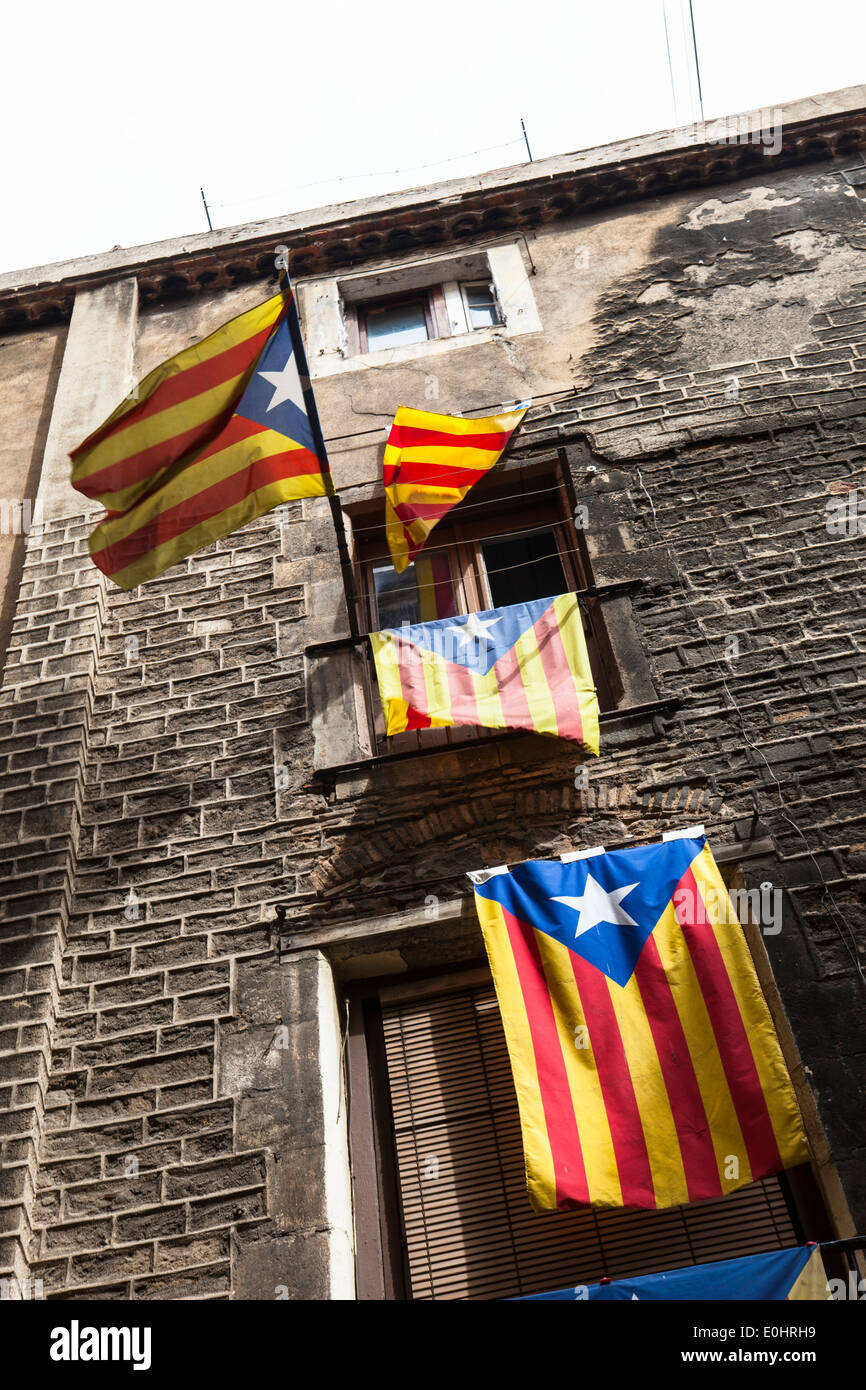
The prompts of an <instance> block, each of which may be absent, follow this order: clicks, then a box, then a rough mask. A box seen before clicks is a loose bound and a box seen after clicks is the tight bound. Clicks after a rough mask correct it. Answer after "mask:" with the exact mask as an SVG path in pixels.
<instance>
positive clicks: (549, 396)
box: [325, 340, 580, 444]
mask: <svg viewBox="0 0 866 1390" xmlns="http://www.w3.org/2000/svg"><path fill="white" fill-rule="evenodd" d="M437 341H438V340H437ZM579 394H580V392H579V391H578V388H577V387H576V386H569V387H562V388H561V389H560V390H559V391H544V392H542V394H541V395H540V396H533V397H532V399H531V402H530V405H529V407H528V409H530V410H531V409H532V407H533V406H535V405H538V404H539V402H541V401H547V402H549V403H551V404H552V403H553V402H554V401H557V400H567V399H568V397H569V396H577V395H579ZM518 404H519V402H518V401H505V402H502V401H495V402H494V403H493V404H492V405H474V406H473V407H472V410H473V411H486V412H487V414H488V415H489V414H491V413H494V414H503V413H504V412H505V411H507V410H513V409H514V408H515V406H516V405H518ZM377 413H379V414H381V415H382V418H383V420H384V419H387V412H386V411H384V410H383V411H381V412H377ZM430 413H431V414H434V415H435V414H438V413H439V412H437V411H432V412H430ZM392 418H393V417H392ZM456 418H457V419H460V420H473V419H475V418H476V416H475V415H474V414H473V415H468V414H465V413H464V414H463V415H460V416H457V417H456ZM477 418H478V419H482V420H483V419H484V415H483V414H482V415H479V416H478V417H477ZM387 428H388V426H386V425H376V426H375V427H374V428H373V429H369V430H353V431H351V432H350V433H349V434H331V435H328V436H326V438H325V443H326V444H339V443H340V442H341V441H342V440H344V439H360V438H361V437H362V436H364V435H369V434H378V435H380V436H381V434H382V432H383V430H385V429H387Z"/></svg>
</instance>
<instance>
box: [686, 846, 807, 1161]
mask: <svg viewBox="0 0 866 1390" xmlns="http://www.w3.org/2000/svg"><path fill="white" fill-rule="evenodd" d="M673 901H674V908H675V910H676V914H677V921H678V922H679V924H680V926H681V927H682V929H683V935H684V936H685V939H686V944H687V945H688V948H689V954H690V955H691V958H692V964H693V965H694V968H695V974H696V975H697V977H698V983H699V984H700V987H701V993H702V994H703V996H704V1003H705V1004H706V1006H707V1012H708V1013H709V1016H710V1022H711V1024H712V1028H713V1033H714V1034H715V1038H716V1046H717V1047H718V1049H719V1056H720V1057H721V1059H722V1066H723V1067H724V1070H725V1079H726V1081H727V1083H728V1086H729V1088H730V1092H731V1098H732V1100H733V1102H734V1109H735V1110H736V1112H737V1119H738V1120H739V1122H740V1128H741V1130H742V1131H743V1140H744V1142H745V1145H746V1152H747V1153H748V1155H749V1166H750V1167H751V1170H752V1177H753V1178H763V1177H766V1176H767V1175H768V1174H769V1173H778V1172H779V1171H780V1170H781V1168H782V1166H783V1165H782V1156H781V1154H780V1153H779V1146H778V1144H777V1143H776V1136H775V1134H774V1132H773V1123H772V1120H771V1119H770V1112H769V1110H768V1109H767V1102H766V1100H765V1098H764V1092H763V1090H762V1088H761V1080H760V1077H759V1076H758V1071H757V1068H756V1066H755V1059H754V1057H753V1056H752V1049H751V1047H750V1046H749V1038H748V1034H747V1032H746V1026H745V1024H744V1022H743V1016H742V1014H741V1013H740V1009H739V1005H738V1004H737V998H736V995H735V994H734V990H733V986H732V985H731V981H730V977H729V976H728V971H727V967H726V965H725V960H724V957H723V955H722V953H721V951H720V950H719V944H718V942H717V941H716V937H715V933H714V932H713V928H712V926H711V924H710V923H709V922H708V921H707V920H706V913H705V911H704V903H703V899H702V897H701V895H700V891H699V889H698V885H697V882H696V880H695V876H694V874H693V873H692V871H691V869H687V870H686V872H685V873H684V874H683V876H682V878H681V879H680V882H679V885H678V888H677V890H676V892H675V893H674V898H673ZM701 918H702V919H703V921H701V920H698V919H701Z"/></svg>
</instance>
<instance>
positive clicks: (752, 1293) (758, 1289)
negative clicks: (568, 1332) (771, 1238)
mask: <svg viewBox="0 0 866 1390" xmlns="http://www.w3.org/2000/svg"><path fill="white" fill-rule="evenodd" d="M829 1297H830V1293H829V1290H828V1285H827V1275H826V1272H825V1270H824V1261H823V1260H822V1259H821V1249H820V1246H818V1245H797V1246H795V1247H794V1248H793V1249H792V1250H771V1251H769V1252H768V1253H766V1254H761V1255H744V1256H743V1257H742V1258H741V1259H738V1260H713V1261H712V1262H711V1263H709V1264H700V1265H687V1266H686V1267H685V1268H681V1269H667V1270H663V1271H662V1272H661V1273H660V1274H644V1275H642V1276H641V1277H640V1278H638V1279H608V1280H606V1281H605V1282H604V1283H598V1284H576V1285H572V1287H571V1288H569V1289H556V1290H555V1292H553V1293H531V1294H524V1295H523V1296H522V1297H521V1298H515V1299H511V1300H509V1302H513V1303H533V1302H539V1301H545V1300H553V1299H555V1300H556V1301H558V1302H562V1303H573V1302H574V1301H575V1300H578V1301H581V1300H582V1301H585V1302H587V1303H604V1302H613V1303H617V1302H619V1303H622V1302H629V1303H633V1302H644V1301H647V1300H648V1301H651V1302H658V1301H671V1300H676V1301H685V1302H691V1301H692V1300H696V1301H698V1302H705V1303H731V1302H749V1303H762V1302H763V1303H771V1302H775V1301H780V1302H782V1301H786V1300H787V1301H790V1302H792V1303H793V1302H803V1301H810V1300H811V1301H815V1300H821V1301H824V1302H826V1300H827V1299H829Z"/></svg>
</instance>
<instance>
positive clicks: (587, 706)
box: [370, 594, 598, 753]
mask: <svg viewBox="0 0 866 1390" xmlns="http://www.w3.org/2000/svg"><path fill="white" fill-rule="evenodd" d="M370 642H371V645H372V648H373V657H374V660H375V663H376V676H377V679H378V682H379V694H380V696H381V698H382V709H383V711H384V714H385V731H386V733H387V734H399V733H402V732H403V731H404V730H406V729H429V728H432V727H437V728H444V727H447V726H449V725H454V724H476V725H483V726H484V728H487V729H528V730H532V731H534V732H535V733H539V734H553V735H555V736H556V737H558V738H566V739H572V740H573V741H574V742H575V743H580V744H582V745H583V747H584V748H585V749H586V750H587V752H590V753H597V752H598V697H597V695H596V692H595V687H594V685H593V681H592V672H591V671H590V666H589V657H588V656H587V651H586V640H585V638H584V635H583V622H582V620H581V616H580V605H579V602H578V598H577V595H576V594H560V595H559V596H558V597H556V598H540V599H533V600H532V601H531V602H528V603H514V604H511V605H510V606H509V607H507V608H489V609H487V610H486V611H485V612H483V613H470V614H469V615H468V617H467V616H463V615H461V616H459V617H455V618H444V619H439V620H437V621H436V622H432V623H404V624H403V626H402V627H400V628H388V629H386V630H385V631H384V632H371V633H370Z"/></svg>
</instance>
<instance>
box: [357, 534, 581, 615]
mask: <svg viewBox="0 0 866 1390" xmlns="http://www.w3.org/2000/svg"><path fill="white" fill-rule="evenodd" d="M549 530H550V527H549V526H538V527H536V528H535V529H534V531H503V532H501V535H500V536H484V537H483V538H482V539H483V540H485V541H488V540H499V539H501V538H502V537H510V538H511V539H512V540H513V539H514V538H515V537H518V536H531V535H536V534H537V533H538V532H539V531H549ZM582 554H583V551H582V550H581V548H580V547H579V546H573V547H569V546H564V547H563V549H562V550H560V549H559V547H558V546H557V548H556V554H555V555H552V554H551V555H539V556H537V557H536V558H535V559H534V560H519V561H518V562H517V563H516V564H514V565H497V566H496V567H495V569H489V568H488V567H487V566H486V565H485V566H484V571H485V574H506V573H507V572H508V571H509V570H522V569H525V568H526V566H527V565H543V564H544V563H545V562H546V561H547V560H554V559H559V557H560V555H582ZM390 559H391V556H390V555H376V556H374V557H373V559H372V560H369V559H365V561H364V563H365V564H376V562H377V560H390ZM449 580H450V576H449ZM444 582H445V581H444V580H441V579H440V580H438V581H437V580H433V581H432V582H430V581H428V580H425V581H424V582H423V583H422V584H419V583H417V582H416V583H415V584H413V585H408V584H406V585H403V586H402V587H400V586H398V587H397V588H395V589H392V590H391V591H390V594H389V595H387V597H393V595H394V594H399V593H402V592H405V591H406V590H410V589H412V590H414V589H438V588H441V586H442V584H443V583H444ZM457 616H459V615H457Z"/></svg>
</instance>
